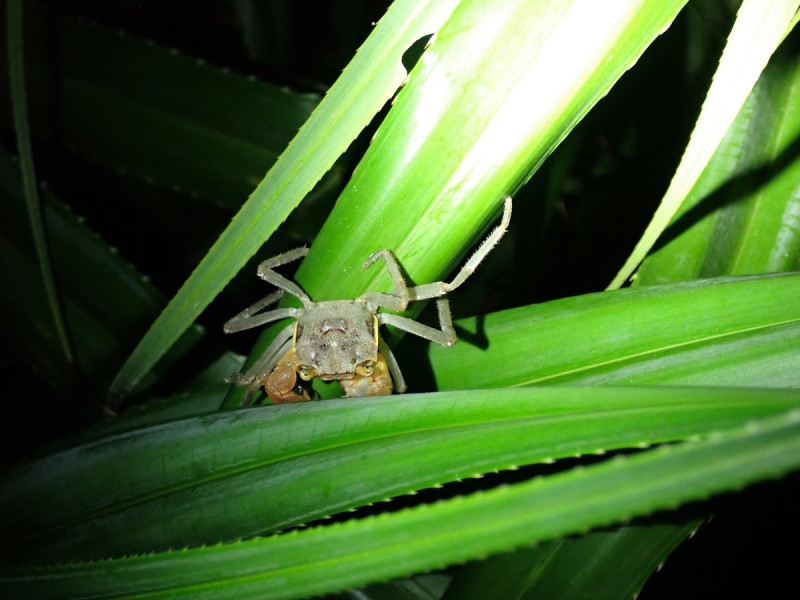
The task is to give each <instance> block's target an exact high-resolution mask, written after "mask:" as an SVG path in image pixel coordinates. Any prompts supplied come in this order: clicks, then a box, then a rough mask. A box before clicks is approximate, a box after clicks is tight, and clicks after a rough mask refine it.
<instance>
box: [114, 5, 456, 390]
mask: <svg viewBox="0 0 800 600" xmlns="http://www.w3.org/2000/svg"><path fill="white" fill-rule="evenodd" d="M452 6H453V2H451V1H448V2H439V1H428V2H418V1H416V0H413V1H409V0H398V1H397V2H395V3H394V4H393V5H392V7H391V8H390V10H389V11H388V12H387V13H386V15H385V16H384V17H383V19H381V21H380V22H379V23H378V25H377V26H376V28H375V30H374V31H373V33H372V34H371V35H370V37H369V38H368V39H367V41H366V42H365V44H364V46H363V47H362V48H361V49H360V50H359V52H358V54H357V55H356V58H355V59H354V60H353V61H352V62H351V63H350V64H349V65H348V67H347V68H346V69H345V71H344V72H343V73H342V76H341V77H340V78H339V79H338V80H337V82H336V83H335V84H334V86H333V87H332V88H331V89H330V91H329V92H328V94H327V96H326V97H325V99H324V100H323V101H322V103H321V104H320V105H319V107H317V109H316V110H315V111H314V113H313V114H312V116H311V118H310V119H309V121H308V122H307V123H306V124H305V125H304V126H303V128H302V129H301V130H300V132H299V133H298V135H297V137H295V139H294V140H293V141H292V143H291V144H289V146H288V148H287V149H286V151H285V152H284V153H283V154H282V155H281V157H280V158H279V159H278V162H277V163H276V164H275V166H274V167H273V168H272V169H270V171H269V173H268V174H267V176H266V177H265V178H264V180H263V181H262V182H261V183H260V184H259V185H258V187H257V188H256V190H255V191H254V192H253V195H252V196H251V198H250V199H249V200H248V202H247V203H246V204H245V205H244V206H243V207H242V210H241V211H240V212H239V213H238V214H237V216H236V217H235V218H234V220H233V221H232V222H231V224H230V226H229V227H228V228H227V229H226V230H225V231H224V232H223V234H222V235H221V236H220V238H219V240H218V241H217V242H216V244H214V246H213V247H212V248H211V250H210V251H209V253H208V254H207V255H206V257H205V258H204V259H203V260H202V261H201V263H200V264H199V265H198V266H197V269H195V271H194V273H192V275H191V276H190V278H189V279H188V280H187V281H186V282H185V283H184V285H183V286H182V287H181V289H180V290H179V291H178V293H177V295H176V296H175V298H173V299H172V301H171V302H170V304H169V305H168V306H167V308H166V309H165V310H164V312H163V313H162V314H161V315H160V316H159V317H158V319H157V320H156V322H155V323H154V324H153V326H152V327H151V328H150V330H149V331H148V332H147V334H145V337H144V338H143V339H142V340H141V342H140V343H139V344H138V346H137V347H136V348H135V349H134V351H133V353H132V354H131V356H130V358H129V359H128V361H127V362H126V363H125V365H124V366H123V368H122V369H121V370H120V372H119V373H118V375H117V377H116V379H115V380H114V383H113V385H112V389H111V394H112V396H115V397H120V396H124V395H126V394H128V393H130V392H131V391H132V390H133V389H134V388H135V387H136V385H137V384H138V383H139V382H140V381H141V379H142V378H143V377H144V376H145V375H146V374H147V372H148V371H149V370H150V369H151V368H152V367H153V365H155V364H156V362H157V361H158V360H159V358H161V356H163V355H164V353H165V352H166V351H167V350H168V349H169V348H170V347H171V346H172V344H173V343H174V342H175V341H176V340H177V339H178V337H179V336H180V334H181V333H182V332H183V331H185V330H186V329H187V328H188V327H189V326H190V325H191V324H192V322H193V321H194V319H195V318H196V317H197V316H198V315H199V314H200V313H201V312H202V310H203V309H204V308H205V307H206V306H207V305H208V304H209V303H210V302H211V300H213V298H214V297H215V296H216V295H217V294H218V293H219V291H220V290H221V289H222V288H223V287H224V286H225V284H226V283H227V282H228V281H230V279H231V278H232V277H233V276H234V275H235V274H236V273H237V272H238V271H239V269H240V268H241V267H242V266H243V265H244V264H245V263H246V262H247V260H248V259H249V258H250V257H251V256H252V255H253V254H255V252H256V251H257V250H258V248H259V247H260V246H261V244H263V243H264V241H265V240H266V239H267V238H269V236H270V235H271V234H272V233H273V232H274V231H275V229H276V228H277V227H278V225H280V224H281V223H282V222H283V221H284V220H285V219H286V217H287V216H288V215H289V213H290V212H291V211H292V209H293V208H294V207H295V206H297V204H298V203H299V202H300V201H301V200H302V199H303V197H304V196H305V195H306V194H307V193H308V192H309V191H310V190H311V188H312V187H313V186H314V185H315V184H316V183H317V181H319V179H320V178H321V177H322V176H323V175H324V174H325V172H326V171H327V170H328V169H329V168H330V167H331V165H332V164H333V162H334V161H335V160H336V159H337V158H338V157H339V155H340V154H341V153H342V152H344V150H345V149H346V148H347V146H348V145H349V144H350V143H351V142H352V141H353V139H355V137H356V136H357V135H358V134H359V133H360V132H361V130H362V129H363V128H364V127H365V126H366V125H367V123H369V121H370V120H371V119H372V117H373V116H374V115H375V114H376V113H377V111H378V110H379V109H380V108H381V106H383V104H384V103H385V102H386V101H387V100H388V99H389V98H390V97H391V95H392V94H393V93H394V92H395V90H396V89H397V87H398V86H399V85H400V84H401V83H402V81H403V79H404V77H405V75H406V73H405V70H404V69H403V66H402V62H401V59H402V55H403V53H404V52H405V51H406V50H407V49H408V48H409V46H411V44H412V43H413V42H414V41H416V40H417V39H419V38H421V37H423V36H424V35H427V34H429V33H431V32H433V31H435V30H436V29H437V28H438V27H439V25H440V24H441V22H442V21H443V20H444V19H445V18H446V17H447V15H448V14H449V13H450V11H451V10H452Z"/></svg>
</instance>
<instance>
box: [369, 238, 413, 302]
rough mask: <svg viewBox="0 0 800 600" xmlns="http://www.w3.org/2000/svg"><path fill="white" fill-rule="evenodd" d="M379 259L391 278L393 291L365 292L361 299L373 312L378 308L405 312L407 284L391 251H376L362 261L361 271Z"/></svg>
mask: <svg viewBox="0 0 800 600" xmlns="http://www.w3.org/2000/svg"><path fill="white" fill-rule="evenodd" d="M381 258H382V259H383V263H384V264H385V265H386V270H387V271H388V272H389V277H391V278H392V283H393V284H394V288H395V291H394V292H389V293H383V292H367V293H366V294H364V295H363V296H361V298H363V299H364V300H366V301H367V304H368V305H369V306H370V308H371V309H373V310H374V308H377V307H378V306H382V307H384V308H388V309H389V310H398V311H399V310H405V309H406V308H408V302H409V295H408V284H406V280H405V277H403V274H402V273H401V272H400V266H399V265H398V264H397V259H396V258H395V256H394V254H392V253H391V251H389V250H386V249H385V248H384V249H383V250H378V251H377V252H375V253H373V254H372V255H370V257H369V258H368V259H367V260H366V261H364V265H363V266H362V267H361V269H362V270H366V269H368V268H369V267H371V266H372V265H373V264H374V263H375V262H376V261H377V260H378V259H381Z"/></svg>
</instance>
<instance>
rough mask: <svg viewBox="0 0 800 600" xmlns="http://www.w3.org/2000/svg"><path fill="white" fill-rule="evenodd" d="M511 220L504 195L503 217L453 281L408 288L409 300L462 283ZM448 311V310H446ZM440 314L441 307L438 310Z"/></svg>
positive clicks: (437, 293)
mask: <svg viewBox="0 0 800 600" xmlns="http://www.w3.org/2000/svg"><path fill="white" fill-rule="evenodd" d="M510 221H511V198H510V197H506V201H505V207H504V209H503V218H502V219H501V220H500V224H499V225H498V226H497V227H495V228H494V230H493V231H492V232H491V233H490V234H489V236H488V237H487V238H486V239H485V240H484V241H483V243H482V244H481V245H480V246H479V247H478V249H477V250H476V251H475V253H474V254H473V255H472V256H471V257H470V258H469V260H468V261H467V262H466V263H465V264H464V266H463V267H461V270H460V271H459V272H458V274H457V275H456V276H455V277H454V278H453V281H451V282H450V283H446V282H444V281H437V282H435V283H425V284H423V285H418V286H415V287H412V288H408V295H409V299H410V300H411V301H414V300H427V299H428V298H438V297H440V296H444V295H445V294H447V293H448V292H452V291H453V290H454V289H456V288H457V287H459V286H460V285H461V284H462V283H464V282H465V281H466V280H467V278H468V277H469V276H470V275H472V274H473V273H474V272H475V269H477V268H478V265H479V264H481V262H483V259H484V258H486V255H487V254H489V252H491V251H492V248H494V247H495V246H496V245H497V242H499V241H500V238H502V237H503V235H505V233H506V230H507V229H508V224H509V222H510ZM448 312H449V311H448ZM439 314H440V315H441V309H440V311H439Z"/></svg>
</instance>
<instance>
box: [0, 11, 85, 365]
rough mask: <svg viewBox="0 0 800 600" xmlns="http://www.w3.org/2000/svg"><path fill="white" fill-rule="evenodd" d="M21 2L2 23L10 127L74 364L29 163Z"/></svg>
mask: <svg viewBox="0 0 800 600" xmlns="http://www.w3.org/2000/svg"><path fill="white" fill-rule="evenodd" d="M22 6H23V2H22V0H9V1H8V4H7V6H6V8H7V18H8V21H7V23H6V25H7V28H8V31H7V33H8V37H7V42H8V63H9V82H10V87H11V102H12V106H13V111H14V127H15V129H16V133H17V146H18V148H19V159H20V169H21V172H22V184H23V189H24V196H25V205H26V206H27V209H28V217H29V220H30V225H31V229H32V230H33V240H34V246H35V248H36V257H37V259H38V261H39V271H40V273H41V278H42V280H43V281H44V290H45V295H46V297H47V304H48V306H49V307H50V315H51V317H52V320H53V324H54V325H55V328H56V334H57V337H58V340H59V342H60V344H61V351H62V352H63V354H64V359H65V361H66V362H67V364H70V365H74V362H75V356H74V352H73V349H72V341H71V340H70V337H69V333H68V331H67V325H66V320H65V318H64V313H63V309H62V305H61V300H60V299H59V296H58V290H57V288H56V283H55V277H54V276H53V266H52V264H51V262H50V252H49V249H48V247H47V236H46V233H45V227H44V221H43V219H42V207H41V204H40V200H39V192H38V188H37V183H36V174H35V173H34V167H33V151H32V149H31V137H30V126H29V124H28V104H27V99H26V92H25V66H24V58H23V43H22V37H23V35H22V32H23V27H22Z"/></svg>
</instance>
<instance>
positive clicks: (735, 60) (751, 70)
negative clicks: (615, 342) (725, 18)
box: [608, 0, 800, 289]
mask: <svg viewBox="0 0 800 600" xmlns="http://www.w3.org/2000/svg"><path fill="white" fill-rule="evenodd" d="M798 6H800V2H798V1H797V0H744V2H742V6H741V8H740V9H739V14H738V16H737V18H736V23H735V24H734V27H733V30H732V31H731V35H730V38H729V40H728V44H727V46H726V47H725V51H724V53H723V55H722V58H721V59H720V66H719V69H718V70H717V73H716V75H715V76H714V81H713V83H712V84H711V88H710V89H709V90H708V96H707V97H706V101H705V103H704V104H703V110H702V112H701V113H700V117H699V118H698V120H697V125H696V126H695V129H694V132H693V133H692V137H691V139H690V140H689V144H688V145H687V147H686V151H685V152H684V155H683V158H682V159H681V163H680V165H679V166H678V169H677V170H676V172H675V175H674V176H673V178H672V182H671V183H670V186H669V188H668V189H667V191H666V193H665V194H664V198H663V199H662V201H661V205H660V206H659V208H658V210H657V211H656V214H655V215H654V216H653V220H652V221H651V222H650V225H648V227H647V230H645V232H644V234H643V235H642V238H641V239H640V240H639V242H638V243H637V244H636V248H634V250H633V252H632V253H631V255H630V257H629V258H628V260H627V261H626V262H625V264H624V265H623V267H622V269H620V271H619V273H617V275H616V277H615V278H614V280H613V281H612V282H611V283H610V284H609V286H608V288H609V289H616V288H618V287H620V286H621V285H622V284H623V283H625V281H626V280H627V279H628V278H629V277H630V276H631V274H632V273H633V271H634V270H635V269H636V267H637V266H638V265H639V263H640V262H641V261H642V259H644V257H645V255H646V254H647V252H648V251H649V250H650V249H651V248H652V247H653V244H655V242H656V239H657V238H658V237H659V236H660V235H661V233H662V232H663V231H664V229H665V228H666V227H667V225H668V224H669V222H670V220H671V219H672V217H673V216H674V215H675V213H676V212H677V211H678V209H679V208H680V206H681V204H682V203H683V201H684V200H685V199H686V197H687V196H688V194H689V192H690V191H691V189H692V187H694V185H695V183H697V180H698V178H699V177H700V174H701V173H702V172H703V169H704V168H705V167H706V165H707V164H708V162H709V160H711V157H712V155H713V154H714V151H715V150H716V149H717V147H718V146H719V144H720V142H721V141H722V138H723V136H724V135H725V132H726V131H727V130H728V127H729V126H730V124H731V123H732V122H733V120H734V118H735V117H736V114H737V113H738V112H739V109H740V108H741V107H742V104H744V101H745V99H746V98H747V96H748V94H749V93H750V90H752V89H753V86H754V85H755V82H756V80H757V79H758V77H759V75H760V74H761V71H763V70H764V67H765V66H766V64H767V61H768V60H769V58H770V56H772V53H773V52H774V51H775V48H777V46H778V44H779V43H780V42H781V40H782V39H783V37H784V34H785V33H786V31H787V28H788V27H789V25H790V23H791V22H792V19H793V17H794V15H795V12H797V8H798Z"/></svg>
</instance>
